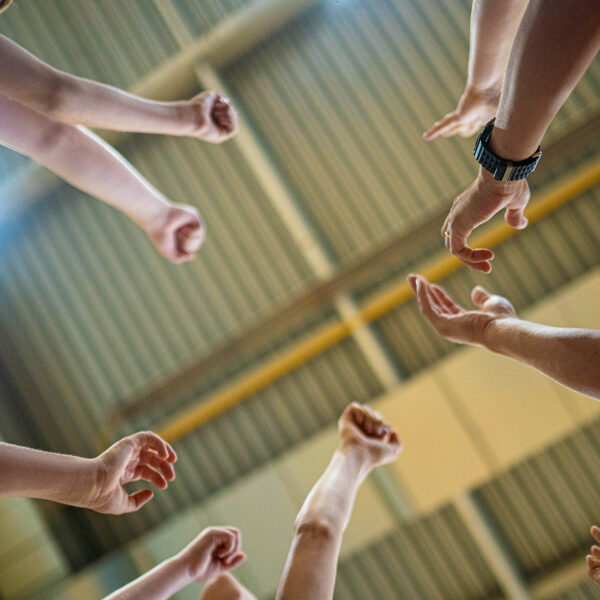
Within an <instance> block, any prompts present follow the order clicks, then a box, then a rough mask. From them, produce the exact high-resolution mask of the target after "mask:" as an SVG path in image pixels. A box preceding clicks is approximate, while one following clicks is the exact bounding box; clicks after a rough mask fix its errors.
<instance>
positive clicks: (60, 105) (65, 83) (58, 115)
mask: <svg viewBox="0 0 600 600" xmlns="http://www.w3.org/2000/svg"><path fill="white" fill-rule="evenodd" d="M69 79H70V78H68V77H65V75H64V74H63V73H61V72H60V71H56V72H53V73H51V74H50V75H48V76H47V77H46V78H45V81H44V85H42V86H41V95H40V97H39V100H38V102H39V108H38V110H39V112H41V113H42V114H44V115H46V116H47V117H50V118H51V119H53V120H54V121H63V122H64V118H65V114H64V113H65V110H64V107H65V103H66V102H65V99H66V98H67V97H68V96H69V94H71V93H72V87H73V84H72V82H71V81H70V80H69Z"/></svg>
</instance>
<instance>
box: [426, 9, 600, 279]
mask: <svg viewBox="0 0 600 600" xmlns="http://www.w3.org/2000/svg"><path fill="white" fill-rule="evenodd" d="M549 40H552V43H549ZM599 48H600V11H598V3H597V0H556V1H553V2H546V1H544V0H530V1H529V3H528V4H527V8H526V10H525V13H524V15H523V18H522V20H521V22H520V25H519V27H518V30H517V34H516V36H515V38H514V42H513V44H512V48H511V52H510V58H509V61H508V65H507V68H506V73H505V75H504V82H503V87H502V93H501V96H500V103H499V106H498V112H497V117H496V123H495V126H494V129H493V132H492V136H491V141H490V144H491V148H492V150H493V151H494V152H495V153H496V154H497V155H498V156H501V157H502V158H505V159H507V160H512V161H520V160H524V159H526V158H528V157H529V156H531V155H532V154H533V153H534V152H535V151H536V150H537V148H538V146H539V145H540V144H541V141H542V138H543V136H544V134H545V132H546V130H547V128H548V126H549V125H550V123H551V122H552V120H553V119H554V117H555V115H556V113H557V112H558V110H559V108H560V107H561V106H562V105H563V104H564V102H565V100H566V99H567V98H568V97H569V95H570V94H571V92H572V90H573V88H574V87H575V85H576V84H577V83H578V82H579V80H580V79H581V77H582V76H583V74H584V73H585V71H586V70H587V68H588V67H589V65H590V63H591V62H592V60H593V59H594V57H595V56H596V54H597V52H598V49H599ZM465 127H466V125H465ZM447 131H451V130H450V129H449V130H447ZM457 132H458V130H457ZM428 139H432V138H431V137H428ZM529 197H530V193H529V186H528V184H527V182H526V181H525V180H522V181H516V182H498V181H495V180H494V178H493V176H492V175H491V174H490V173H488V172H487V171H486V170H484V169H480V171H479V175H478V176H477V178H476V179H475V181H474V182H473V183H472V184H471V185H470V186H469V187H468V188H467V189H466V190H465V191H464V192H463V193H461V194H460V195H459V196H458V197H457V198H456V200H455V201H454V204H453V206H452V209H451V211H450V213H449V215H448V217H447V218H446V220H445V222H444V225H443V227H442V235H443V236H444V241H445V244H446V247H447V248H448V250H450V252H452V254H454V255H455V256H457V257H458V258H460V259H461V260H462V261H463V262H464V263H465V264H466V265H467V266H469V267H470V268H472V269H474V270H478V271H481V272H483V273H489V272H490V271H491V269H492V265H491V260H492V259H493V257H494V254H493V252H492V251H491V250H489V249H486V248H478V249H472V248H470V247H469V245H468V242H467V240H468V237H469V235H470V234H471V232H472V231H473V230H474V229H475V228H476V227H478V226H479V225H481V224H482V223H484V222H486V221H488V220H489V219H491V218H492V217H493V216H494V215H495V214H496V213H498V212H500V211H501V210H505V211H506V212H505V220H506V222H507V223H508V224H509V225H510V226H512V227H515V228H517V229H522V228H524V227H526V225H527V219H526V218H525V216H524V214H523V213H524V209H525V207H526V206H527V203H528V202H529Z"/></svg>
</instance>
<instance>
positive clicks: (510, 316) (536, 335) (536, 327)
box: [408, 274, 600, 400]
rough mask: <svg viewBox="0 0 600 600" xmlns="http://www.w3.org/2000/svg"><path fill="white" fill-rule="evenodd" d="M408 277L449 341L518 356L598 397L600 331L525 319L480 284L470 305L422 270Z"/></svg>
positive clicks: (426, 312) (428, 314) (432, 321)
mask: <svg viewBox="0 0 600 600" xmlns="http://www.w3.org/2000/svg"><path fill="white" fill-rule="evenodd" d="M408 280H409V282H410V285H411V287H412V288H413V290H414V291H415V293H416V295H417V300H418V302H419V309H420V310H421V313H422V314H423V316H424V317H425V318H426V319H427V320H428V321H429V323H430V324H431V325H432V326H433V327H434V328H435V329H436V331H437V332H438V333H440V335H442V336H443V337H445V338H446V339H447V340H449V341H451V342H455V343H458V344H469V345H472V346H482V347H484V348H487V349H488V350H491V351H492V352H496V353H498V354H502V355H504V356H508V357H511V358H514V359H515V360H518V361H520V362H523V363H525V364H528V365H530V366H531V367H534V368H535V369H537V370H538V371H541V372H542V373H544V374H545V375H548V376H549V377H551V378H552V379H554V380H555V381H558V382H559V383H561V384H562V385H564V386H566V387H569V388H571V389H573V390H575V391H577V392H580V393H582V394H586V395H587V396H590V397H592V398H595V399H597V400H600V331H597V330H593V329H577V328H567V327H550V326H547V325H541V324H538V323H532V322H529V321H524V320H522V319H519V318H518V317H517V314H516V311H515V309H514V307H513V306H512V304H511V303H510V302H509V301H508V300H507V299H506V298H503V297H502V296H496V295H493V294H490V293H489V292H488V291H487V290H485V289H484V288H482V287H479V286H477V287H475V288H474V289H473V292H472V294H471V298H472V300H473V304H474V305H475V306H476V309H475V310H467V309H465V308H463V307H462V306H460V305H459V304H457V303H456V302H455V301H454V300H453V299H452V298H451V297H450V296H449V295H448V293H447V292H446V291H445V290H444V289H443V288H442V287H440V286H438V285H435V284H432V283H429V282H428V281H427V280H426V279H425V278H424V277H422V276H421V275H416V274H411V275H410V276H409V278H408Z"/></svg>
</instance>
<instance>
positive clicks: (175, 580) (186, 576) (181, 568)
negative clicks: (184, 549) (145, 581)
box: [161, 552, 198, 593]
mask: <svg viewBox="0 0 600 600" xmlns="http://www.w3.org/2000/svg"><path fill="white" fill-rule="evenodd" d="M189 562H190V561H189V560H187V558H186V557H185V555H184V554H182V553H181V552H180V553H179V554H176V555H175V556H172V557H171V558H168V559H167V560H165V561H164V562H163V563H161V565H162V566H164V569H165V570H166V571H168V573H169V579H170V580H171V582H172V584H173V586H174V588H175V589H174V590H173V593H176V592H177V591H179V590H181V589H183V588H184V587H186V586H187V585H189V584H190V583H194V581H198V578H197V577H196V578H194V577H193V576H192V569H191V567H190V564H189Z"/></svg>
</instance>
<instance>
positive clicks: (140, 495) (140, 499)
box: [124, 490, 154, 512]
mask: <svg viewBox="0 0 600 600" xmlns="http://www.w3.org/2000/svg"><path fill="white" fill-rule="evenodd" d="M153 496H154V492H153V491H152V490H141V491H139V492H135V494H131V495H130V496H127V506H126V509H125V511H124V512H135V511H136V510H139V509H140V508H142V506H144V504H147V503H148V502H150V500H152V497H153Z"/></svg>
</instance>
